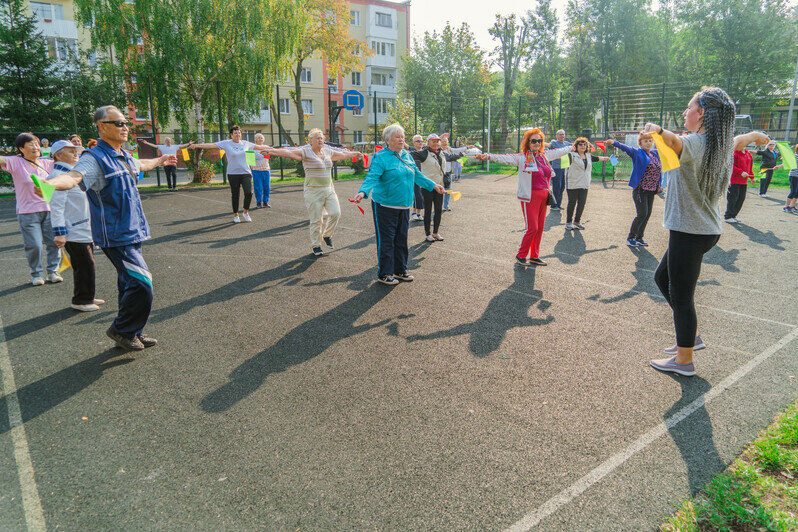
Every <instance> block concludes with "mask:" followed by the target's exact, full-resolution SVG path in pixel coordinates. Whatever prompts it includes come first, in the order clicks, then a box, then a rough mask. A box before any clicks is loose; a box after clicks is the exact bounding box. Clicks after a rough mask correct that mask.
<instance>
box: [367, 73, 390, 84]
mask: <svg viewBox="0 0 798 532" xmlns="http://www.w3.org/2000/svg"><path fill="white" fill-rule="evenodd" d="M371 84H372V85H385V86H389V87H393V85H394V82H393V74H386V73H384V72H372V73H371Z"/></svg>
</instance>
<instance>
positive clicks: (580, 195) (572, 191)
mask: <svg viewBox="0 0 798 532" xmlns="http://www.w3.org/2000/svg"><path fill="white" fill-rule="evenodd" d="M566 190H567V191H568V207H567V211H566V214H567V216H566V218H565V221H566V223H571V221H573V222H574V223H579V221H580V220H581V219H582V212H583V211H584V210H585V202H586V201H587V189H586V188H569V189H566ZM574 208H576V217H574Z"/></svg>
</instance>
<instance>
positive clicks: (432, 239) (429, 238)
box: [427, 235, 435, 242]
mask: <svg viewBox="0 0 798 532" xmlns="http://www.w3.org/2000/svg"><path fill="white" fill-rule="evenodd" d="M427 242H435V237H434V236H432V235H427Z"/></svg>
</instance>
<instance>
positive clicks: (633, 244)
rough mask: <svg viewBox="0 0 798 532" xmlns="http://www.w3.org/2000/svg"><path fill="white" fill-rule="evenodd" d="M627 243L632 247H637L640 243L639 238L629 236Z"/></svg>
mask: <svg viewBox="0 0 798 532" xmlns="http://www.w3.org/2000/svg"><path fill="white" fill-rule="evenodd" d="M626 245H627V246H629V247H630V248H636V247H637V246H639V245H640V244H638V243H637V240H635V239H634V238H627V239H626Z"/></svg>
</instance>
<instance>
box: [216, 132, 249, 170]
mask: <svg viewBox="0 0 798 532" xmlns="http://www.w3.org/2000/svg"><path fill="white" fill-rule="evenodd" d="M216 146H217V147H219V148H221V149H223V150H224V155H225V157H227V173H228V174H249V175H252V170H250V169H249V166H248V165H247V153H246V152H247V151H252V148H254V147H255V145H254V144H253V143H251V142H249V141H247V140H242V141H240V142H233V141H232V140H230V139H227V140H222V141H219V142H217V143H216Z"/></svg>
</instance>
